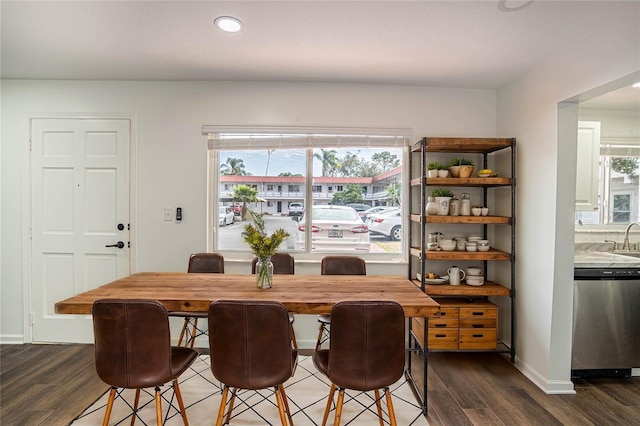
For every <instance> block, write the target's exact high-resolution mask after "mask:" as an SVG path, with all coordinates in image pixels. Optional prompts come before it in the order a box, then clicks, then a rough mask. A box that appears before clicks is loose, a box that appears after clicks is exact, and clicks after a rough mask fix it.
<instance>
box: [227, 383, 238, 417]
mask: <svg viewBox="0 0 640 426" xmlns="http://www.w3.org/2000/svg"><path fill="white" fill-rule="evenodd" d="M236 392H238V389H237V388H233V390H232V391H231V400H229V410H228V411H227V418H226V420H225V421H224V424H226V425H228V424H229V423H230V422H231V413H232V412H233V406H234V405H235V403H236Z"/></svg>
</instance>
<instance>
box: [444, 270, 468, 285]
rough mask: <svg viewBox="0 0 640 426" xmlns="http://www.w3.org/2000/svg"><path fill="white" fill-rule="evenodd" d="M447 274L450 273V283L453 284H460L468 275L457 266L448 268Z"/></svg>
mask: <svg viewBox="0 0 640 426" xmlns="http://www.w3.org/2000/svg"><path fill="white" fill-rule="evenodd" d="M447 274H449V284H451V285H460V281H462V280H463V279H464V277H465V276H466V274H465V273H464V271H463V270H462V269H460V268H458V267H457V266H452V267H451V268H449V269H447Z"/></svg>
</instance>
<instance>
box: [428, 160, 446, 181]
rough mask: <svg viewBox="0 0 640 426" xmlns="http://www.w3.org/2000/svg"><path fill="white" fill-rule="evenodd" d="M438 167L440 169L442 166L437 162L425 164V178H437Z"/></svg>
mask: <svg viewBox="0 0 640 426" xmlns="http://www.w3.org/2000/svg"><path fill="white" fill-rule="evenodd" d="M440 167H442V164H440V163H438V162H433V163H429V164H427V177H430V178H433V177H438V170H440Z"/></svg>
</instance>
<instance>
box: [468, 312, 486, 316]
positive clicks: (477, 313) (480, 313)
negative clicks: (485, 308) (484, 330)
mask: <svg viewBox="0 0 640 426" xmlns="http://www.w3.org/2000/svg"><path fill="white" fill-rule="evenodd" d="M471 315H476V316H478V315H480V316H482V315H484V312H472V313H471Z"/></svg>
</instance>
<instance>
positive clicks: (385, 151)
mask: <svg viewBox="0 0 640 426" xmlns="http://www.w3.org/2000/svg"><path fill="white" fill-rule="evenodd" d="M210 127H211V126H205V127H204V128H203V131H206V129H207V128H210ZM215 130H219V129H218V128H216V129H215ZM207 134H208V136H209V163H208V164H209V173H208V176H209V188H210V191H209V194H210V195H209V198H210V202H209V203H208V204H209V205H210V206H211V208H210V211H213V210H214V208H213V207H217V206H218V205H222V206H227V205H231V204H240V205H241V206H243V207H244V210H245V211H244V212H241V211H238V212H237V213H236V217H235V220H236V221H235V223H234V224H233V225H227V226H224V227H220V226H219V220H214V218H213V217H210V218H209V220H208V223H209V232H208V247H209V250H211V251H222V252H223V253H227V254H228V255H229V256H233V254H232V253H233V252H238V253H242V252H245V253H250V250H249V248H248V246H247V244H246V242H245V241H244V240H243V238H242V230H243V226H244V224H246V223H249V222H248V221H249V220H250V218H251V216H250V214H248V212H249V211H253V212H255V213H258V214H261V215H263V217H264V218H265V222H266V223H267V231H268V232H271V231H273V230H275V229H277V228H284V229H285V230H287V232H289V234H290V237H289V238H288V240H287V241H285V243H283V244H282V246H281V248H280V249H281V250H283V251H289V252H293V253H294V255H296V256H302V257H304V256H305V255H307V256H311V257H314V256H319V257H322V256H324V255H326V254H328V253H339V254H348V253H351V254H356V255H363V256H365V257H371V256H373V257H375V258H376V259H378V260H380V261H384V260H385V259H388V260H390V261H391V260H393V261H397V260H398V258H401V259H402V258H404V252H405V248H404V244H403V243H402V241H393V240H390V239H389V237H388V236H385V235H384V234H378V233H376V234H373V233H371V232H369V233H366V235H365V236H363V235H361V234H362V229H363V226H362V225H364V222H362V221H361V220H360V219H358V215H357V214H356V215H355V216H354V217H353V218H352V219H350V220H353V223H352V224H350V225H349V226H348V227H347V228H345V229H344V230H341V231H338V230H334V231H332V232H331V233H330V235H329V233H328V232H325V234H326V235H325V236H326V237H327V238H326V239H325V241H324V243H323V244H319V243H318V241H319V239H322V238H323V237H322V236H321V234H322V231H320V232H318V228H320V227H323V226H329V225H327V224H324V225H318V224H317V223H315V222H314V221H312V220H311V217H314V218H316V216H317V217H320V213H317V212H316V213H311V212H315V211H316V210H315V209H314V206H329V205H341V206H343V207H341V208H344V209H350V207H345V206H346V204H349V203H362V204H366V205H370V206H372V207H373V206H378V205H389V204H390V203H393V202H394V200H395V198H392V197H388V195H389V194H388V193H387V188H388V187H389V186H390V185H391V186H392V187H393V190H394V191H397V189H396V188H397V187H398V186H400V187H402V186H403V183H404V180H405V179H406V178H405V176H404V174H403V164H404V163H405V161H406V159H407V158H408V144H409V139H408V137H407V135H404V134H402V132H400V134H389V135H387V134H382V135H374V134H364V135H363V134H350V133H345V134H338V133H333V132H322V133H298V132H295V133H277V134H272V133H260V132H248V133H245V132H222V131H216V132H207ZM329 182H330V183H331V184H330V185H328V184H327V183H329ZM404 186H406V185H404ZM227 188H233V190H227ZM274 188H282V189H283V190H284V191H283V192H281V193H280V192H278V191H274V190H273V189H274ZM325 188H326V189H325ZM374 188H375V189H376V190H375V191H374ZM401 200H402V199H401ZM399 204H400V205H401V204H402V203H399ZM290 205H296V206H297V207H296V209H295V211H293V210H294V209H292V211H290V210H289V206H290ZM400 205H398V206H396V207H400ZM299 206H302V208H301V209H300V207H299ZM331 208H333V207H331ZM215 210H216V211H217V209H215ZM238 210H241V209H238ZM300 210H302V212H300ZM307 216H308V218H307ZM331 217H333V216H331ZM336 217H337V216H336ZM336 220H337V219H336ZM359 220H360V222H358V221H359ZM356 222H358V223H359V225H358V223H356ZM337 224H338V222H336V224H333V223H332V224H330V226H332V227H334V225H337ZM307 225H310V226H307ZM398 226H401V220H399V221H398ZM335 227H336V229H337V226H335ZM332 229H333V228H332ZM364 229H366V227H364ZM383 232H384V231H383ZM356 240H357V241H356ZM306 242H311V243H310V244H307V243H306ZM363 247H364V251H363ZM295 253H297V254H295Z"/></svg>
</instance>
